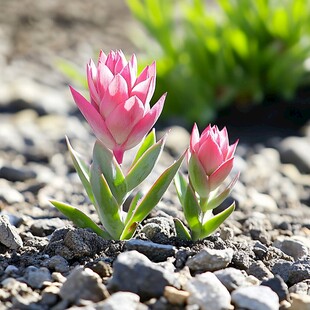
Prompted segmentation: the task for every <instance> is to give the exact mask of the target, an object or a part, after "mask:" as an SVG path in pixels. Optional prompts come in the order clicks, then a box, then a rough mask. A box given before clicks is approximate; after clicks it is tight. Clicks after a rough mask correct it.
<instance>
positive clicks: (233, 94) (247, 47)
mask: <svg viewBox="0 0 310 310" xmlns="http://www.w3.org/2000/svg"><path fill="white" fill-rule="evenodd" d="M127 3H128V6H129V7H130V10H131V12H132V13H133V15H134V16H135V18H136V19H137V20H138V21H139V22H140V23H141V24H142V25H143V26H144V28H145V29H146V30H147V34H148V36H149V38H150V39H151V41H150V42H148V41H146V40H143V42H140V43H142V46H141V47H142V50H143V51H144V52H146V55H147V57H146V58H147V59H145V63H141V61H140V60H141V57H140V58H139V61H140V65H141V66H144V65H145V64H146V63H150V62H151V61H152V60H153V59H156V61H157V84H156V85H157V86H156V96H155V98H159V96H160V95H161V94H162V93H163V92H165V91H168V97H167V99H166V105H165V109H164V115H165V116H166V117H169V118H171V117H180V118H184V119H186V120H187V121H188V122H192V121H198V122H204V123H205V122H207V121H211V120H212V119H214V117H215V116H216V114H217V111H218V110H219V109H221V108H223V107H225V106H226V105H228V104H231V103H234V104H238V105H247V104H250V103H257V102H261V101H262V100H263V99H264V98H265V97H266V95H274V96H279V97H284V98H286V99H289V98H291V97H292V96H293V95H294V92H295V91H296V89H297V87H298V86H301V85H302V83H303V82H304V78H305V74H306V70H305V65H304V63H305V60H306V59H307V57H309V55H310V25H309V24H310V1H308V0H218V1H216V2H210V1H203V0H192V1H190V0H157V1H154V0H127ZM135 40H138V39H137V38H135ZM137 43H138V44H139V42H137Z"/></svg>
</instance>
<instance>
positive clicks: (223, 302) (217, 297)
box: [185, 272, 232, 310]
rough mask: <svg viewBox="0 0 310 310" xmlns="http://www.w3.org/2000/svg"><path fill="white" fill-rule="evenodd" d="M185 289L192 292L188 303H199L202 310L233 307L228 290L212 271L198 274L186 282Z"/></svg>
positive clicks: (222, 309) (219, 309)
mask: <svg viewBox="0 0 310 310" xmlns="http://www.w3.org/2000/svg"><path fill="white" fill-rule="evenodd" d="M185 289H186V291H188V292H189V293H190V295H189V297H188V299H187V304H188V305H198V306H199V307H200V308H199V309H201V310H209V309H212V310H224V309H232V306H231V304H230V302H231V298H230V294H229V292H228V290H227V289H226V287H225V286H224V285H223V284H222V283H221V282H220V281H219V279H218V278H217V277H216V276H215V275H214V274H213V273H212V272H205V273H202V274H199V275H196V276H195V278H193V279H191V280H189V281H188V282H187V283H186V284H185Z"/></svg>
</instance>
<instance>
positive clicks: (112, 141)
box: [70, 51, 166, 163]
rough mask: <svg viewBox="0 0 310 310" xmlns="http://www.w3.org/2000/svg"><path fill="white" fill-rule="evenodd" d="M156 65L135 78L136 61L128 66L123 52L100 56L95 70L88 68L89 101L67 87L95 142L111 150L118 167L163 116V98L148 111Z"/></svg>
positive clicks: (90, 65)
mask: <svg viewBox="0 0 310 310" xmlns="http://www.w3.org/2000/svg"><path fill="white" fill-rule="evenodd" d="M155 79H156V67H155V62H153V63H152V64H151V65H150V66H147V67H146V68H144V70H143V71H142V72H141V74H140V75H139V76H137V59H136V56H135V55H132V57H131V59H130V61H128V62H127V60H126V58H125V56H124V54H123V53H122V51H116V52H114V51H111V52H110V53H109V54H108V55H105V53H104V52H102V51H101V52H100V54H99V60H98V64H97V66H96V65H95V64H94V62H93V61H92V60H90V62H89V64H88V65H87V81H88V87H89V92H90V101H88V100H87V99H85V97H84V96H82V95H81V94H80V93H79V92H78V91H76V90H75V89H74V88H72V87H70V89H71V93H72V96H73V98H74V101H75V103H76V104H77V106H78V108H79V109H80V111H81V112H82V114H83V115H84V117H85V119H86V120H87V122H88V123H89V125H90V126H91V128H92V130H93V132H94V134H95V135H96V137H97V139H99V140H100V141H101V142H102V143H103V144H105V146H106V147H107V148H109V149H111V150H112V151H113V153H114V156H115V158H116V159H117V161H118V162H119V163H122V161H123V155H124V152H125V151H126V150H129V149H131V148H133V147H134V146H136V145H137V144H139V143H140V142H141V140H142V139H143V137H144V136H145V135H146V134H147V133H148V132H149V131H150V129H151V128H152V127H153V126H154V124H155V122H156V121H157V119H158V117H159V115H160V114H161V112H162V109H163V105H164V101H165V97H166V94H164V95H163V96H162V97H161V98H160V99H159V100H158V101H157V103H156V104H155V105H154V106H153V107H152V108H150V100H151V98H152V96H153V94H154V90H155Z"/></svg>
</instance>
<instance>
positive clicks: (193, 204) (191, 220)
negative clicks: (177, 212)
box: [182, 184, 201, 236]
mask: <svg viewBox="0 0 310 310" xmlns="http://www.w3.org/2000/svg"><path fill="white" fill-rule="evenodd" d="M182 207H183V211H184V216H185V219H186V221H187V224H188V226H189V228H190V229H191V232H192V236H193V235H197V234H200V230H201V222H200V217H201V208H200V205H199V202H198V200H197V197H196V195H195V192H194V190H193V189H192V187H191V185H190V184H188V185H187V188H186V191H185V196H184V203H183V205H182Z"/></svg>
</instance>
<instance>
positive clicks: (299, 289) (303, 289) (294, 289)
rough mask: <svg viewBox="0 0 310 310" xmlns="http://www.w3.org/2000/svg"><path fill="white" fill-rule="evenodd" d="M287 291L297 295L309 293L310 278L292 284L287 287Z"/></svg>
mask: <svg viewBox="0 0 310 310" xmlns="http://www.w3.org/2000/svg"><path fill="white" fill-rule="evenodd" d="M289 292H290V293H296V294H299V295H310V279H309V280H304V281H301V282H299V283H296V284H294V285H292V286H291V287H290V288H289Z"/></svg>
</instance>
